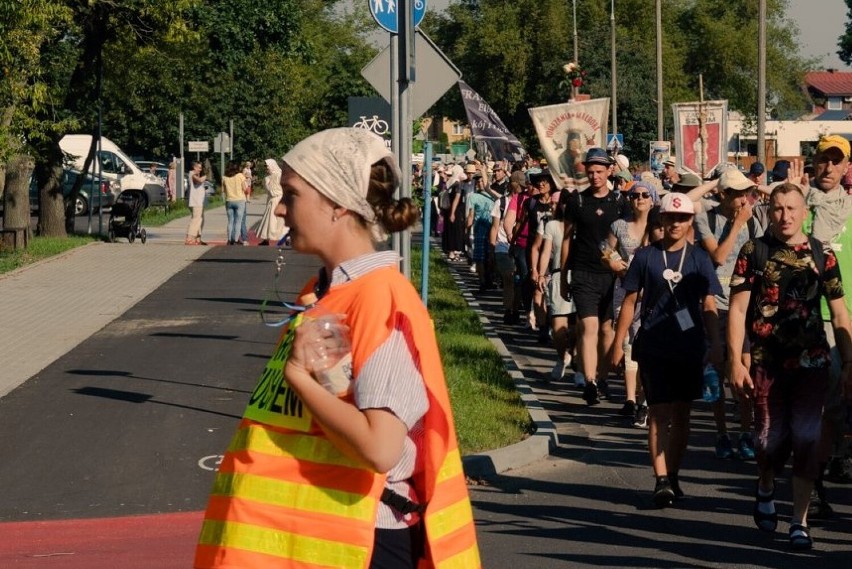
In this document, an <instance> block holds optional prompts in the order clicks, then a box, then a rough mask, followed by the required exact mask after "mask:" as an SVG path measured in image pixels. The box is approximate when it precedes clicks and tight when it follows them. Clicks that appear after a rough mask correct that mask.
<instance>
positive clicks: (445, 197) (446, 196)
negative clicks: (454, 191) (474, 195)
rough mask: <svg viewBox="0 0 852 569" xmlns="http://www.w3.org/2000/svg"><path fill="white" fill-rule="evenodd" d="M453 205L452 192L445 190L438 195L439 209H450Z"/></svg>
mask: <svg viewBox="0 0 852 569" xmlns="http://www.w3.org/2000/svg"><path fill="white" fill-rule="evenodd" d="M452 205H453V202H452V200H450V190H448V189H446V188H444V189H443V190H441V191H440V192H439V193H438V207H439V208H441V209H450V207H451V206H452Z"/></svg>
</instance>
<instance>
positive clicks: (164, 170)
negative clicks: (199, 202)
mask: <svg viewBox="0 0 852 569" xmlns="http://www.w3.org/2000/svg"><path fill="white" fill-rule="evenodd" d="M152 164H154V165H155V166H156V168H155V173H154V174H153V175H155V176H157V178H159V179H160V180H162V181H163V185H165V183H166V178H168V176H169V167H168V166H166V165H165V164H163V163H162V162H154V161H152V160H137V161H136V165H137V166H139V167H140V168H142V169H143V170H144V171H146V172H148V173H149V174H151V165H152ZM183 187H184V188H188V187H189V176H184V177H183ZM204 193H205V194H207V195H208V196H212V195H213V194H215V193H216V185H215V184H214V183H213V182H211V181H209V180H208V181H206V182H204Z"/></svg>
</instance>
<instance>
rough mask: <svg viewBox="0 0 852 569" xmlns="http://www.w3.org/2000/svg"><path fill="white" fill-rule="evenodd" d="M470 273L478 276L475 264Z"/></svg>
mask: <svg viewBox="0 0 852 569" xmlns="http://www.w3.org/2000/svg"><path fill="white" fill-rule="evenodd" d="M470 272H471V273H474V274H476V265H475V264H474V265H471V266H470Z"/></svg>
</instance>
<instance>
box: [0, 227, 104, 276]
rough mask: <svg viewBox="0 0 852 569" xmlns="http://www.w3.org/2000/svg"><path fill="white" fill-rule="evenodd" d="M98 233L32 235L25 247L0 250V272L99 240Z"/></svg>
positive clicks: (12, 269)
mask: <svg viewBox="0 0 852 569" xmlns="http://www.w3.org/2000/svg"><path fill="white" fill-rule="evenodd" d="M100 240H101V237H100V236H99V235H71V236H68V237H33V238H32V239H30V242H29V245H28V247H27V248H26V249H19V250H17V251H11V250H8V251H7V250H5V249H4V250H2V251H0V274H3V273H8V272H9V271H14V270H15V269H17V268H19V267H23V266H24V265H30V264H32V263H35V262H36V261H40V260H42V259H46V258H48V257H53V256H54V255H58V254H60V253H64V252H65V251H68V250H69V249H74V248H75V247H80V246H82V245H87V244H89V243H91V242H92V241H100Z"/></svg>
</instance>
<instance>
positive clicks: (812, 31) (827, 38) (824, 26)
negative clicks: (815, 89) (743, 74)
mask: <svg viewBox="0 0 852 569" xmlns="http://www.w3.org/2000/svg"><path fill="white" fill-rule="evenodd" d="M444 1H446V0H435V2H436V3H438V4H439V3H442V2H444ZM817 7H819V8H818V9H816V8H817ZM846 11H847V9H846V2H845V1H844V0H791V2H790V8H789V9H788V12H787V16H788V17H789V18H790V19H791V20H794V21H795V22H796V23H797V24H798V26H799V40H800V42H801V46H802V55H804V56H806V57H817V58H820V59H821V60H822V63H823V65H824V66H825V67H826V68H831V67H833V68H836V69H840V70H841V71H852V69H850V68H849V67H848V66H847V65H846V64H845V63H843V62H842V61H840V58H839V57H837V38H839V37H840V36H841V35H842V34H843V32H844V31H845V29H846Z"/></svg>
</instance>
